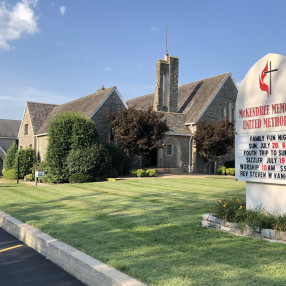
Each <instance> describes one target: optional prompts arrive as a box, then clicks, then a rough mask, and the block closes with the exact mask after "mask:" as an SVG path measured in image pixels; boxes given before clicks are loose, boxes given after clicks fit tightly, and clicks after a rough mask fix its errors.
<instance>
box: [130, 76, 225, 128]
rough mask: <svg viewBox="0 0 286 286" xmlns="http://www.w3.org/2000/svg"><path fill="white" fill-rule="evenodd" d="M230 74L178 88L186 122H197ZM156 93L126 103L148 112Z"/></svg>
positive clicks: (179, 106)
mask: <svg viewBox="0 0 286 286" xmlns="http://www.w3.org/2000/svg"><path fill="white" fill-rule="evenodd" d="M229 76H230V73H225V74H222V75H217V76H214V77H210V78H207V79H203V80H200V81H196V82H192V83H188V84H185V85H181V86H179V87H178V113H184V114H186V115H187V116H186V121H188V122H196V121H197V120H198V119H199V117H200V116H201V114H202V113H203V112H204V110H205V109H206V107H207V106H208V105H209V104H210V102H211V101H212V99H213V97H214V96H215V94H216V93H217V92H218V91H219V89H220V87H221V85H222V83H223V82H224V81H225V80H226V79H227V78H228V77H229ZM153 101H154V93H151V94H147V95H144V96H140V97H136V98H132V99H129V100H127V101H126V103H127V105H128V107H134V108H136V109H144V110H147V109H149V108H150V107H152V106H153Z"/></svg>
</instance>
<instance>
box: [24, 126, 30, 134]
mask: <svg viewBox="0 0 286 286" xmlns="http://www.w3.org/2000/svg"><path fill="white" fill-rule="evenodd" d="M28 129H29V125H28V124H25V133H24V134H25V135H28Z"/></svg>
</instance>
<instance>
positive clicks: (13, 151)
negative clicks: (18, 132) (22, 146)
mask: <svg viewBox="0 0 286 286" xmlns="http://www.w3.org/2000/svg"><path fill="white" fill-rule="evenodd" d="M17 151H18V147H17V144H16V143H13V145H12V146H11V147H10V148H9V149H8V151H7V154H6V156H5V158H4V163H3V168H4V169H5V170H6V171H8V170H11V169H13V168H14V164H15V161H17V156H16V155H17V154H18V152H17Z"/></svg>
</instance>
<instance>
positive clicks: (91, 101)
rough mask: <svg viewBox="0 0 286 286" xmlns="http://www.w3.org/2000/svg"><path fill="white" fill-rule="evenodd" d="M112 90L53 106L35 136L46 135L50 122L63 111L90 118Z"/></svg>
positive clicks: (104, 90)
mask: <svg viewBox="0 0 286 286" xmlns="http://www.w3.org/2000/svg"><path fill="white" fill-rule="evenodd" d="M114 88H115V87H114V86H113V87H110V88H106V89H103V90H102V89H101V90H98V91H97V92H96V93H93V94H90V95H87V96H85V97H81V98H78V99H76V100H73V101H70V102H67V103H65V104H62V105H58V106H55V107H54V108H53V110H52V111H51V112H50V113H49V116H48V117H47V118H46V119H45V120H44V122H43V124H42V125H41V127H40V128H39V130H38V132H37V133H36V134H44V133H47V132H48V126H49V122H50V120H51V119H52V118H53V117H54V116H56V115H57V114H60V113H63V112H65V111H73V112H79V113H80V114H81V115H83V116H86V117H90V116H91V115H92V114H93V112H94V111H95V110H96V109H97V108H98V107H99V106H100V104H101V103H102V102H103V101H104V100H105V98H106V97H107V95H108V94H109V93H110V92H111V91H112V90H113V89H114Z"/></svg>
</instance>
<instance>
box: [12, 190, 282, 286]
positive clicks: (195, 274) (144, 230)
mask: <svg viewBox="0 0 286 286" xmlns="http://www.w3.org/2000/svg"><path fill="white" fill-rule="evenodd" d="M154 198H155V199H154ZM157 198H158V196H157V195H152V194H149V195H148V196H145V197H143V198H142V199H141V200H139V197H128V198H125V201H124V204H122V203H120V204H119V203H118V197H117V196H110V197H108V198H104V197H102V196H101V195H100V194H85V195H81V196H65V197H63V198H60V199H54V200H46V201H45V202H43V201H41V202H30V203H27V202H23V203H11V204H9V206H7V209H9V213H10V214H11V215H15V216H16V217H17V218H18V219H20V220H22V221H24V222H27V223H31V224H32V225H33V226H35V227H37V228H39V229H41V230H42V231H44V232H47V233H48V234H50V235H52V236H54V237H55V238H57V239H59V240H62V241H64V242H66V243H68V244H71V245H72V246H74V247H76V248H78V249H80V250H82V251H84V252H86V253H87V254H89V255H91V256H93V257H95V258H97V259H100V260H102V261H103V262H105V263H107V264H110V265H112V266H114V267H116V268H117V269H119V270H121V271H123V272H126V273H127V274H129V275H131V276H133V277H135V278H137V279H139V280H142V281H144V282H145V283H148V284H150V285H176V286H177V285H285V283H286V274H285V271H284V270H285V269H284V268H285V263H286V257H285V255H281V254H282V253H284V254H285V245H278V244H270V243H268V242H265V241H257V240H254V239H251V238H241V237H235V236H233V235H230V234H227V233H222V232H219V231H216V230H209V229H203V228H201V226H200V221H201V214H202V212H201V210H202V205H203V202H199V206H197V207H194V208H190V207H189V204H190V203H189V204H188V203H184V202H182V199H181V201H180V200H178V199H176V200H174V201H172V203H171V202H170V203H168V204H167V203H166V202H165V201H163V200H162V199H159V200H158V199H157ZM76 199H77V201H75V200H76ZM92 199H93V200H92ZM174 202H176V203H178V202H180V204H177V205H175V206H174ZM196 204H198V201H197V200H196ZM178 205H179V207H178ZM206 205H207V207H208V206H209V205H210V202H208V203H207V204H206ZM203 208H205V207H203Z"/></svg>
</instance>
